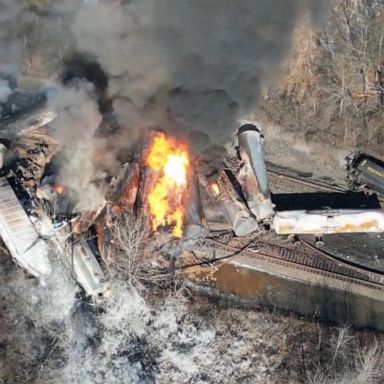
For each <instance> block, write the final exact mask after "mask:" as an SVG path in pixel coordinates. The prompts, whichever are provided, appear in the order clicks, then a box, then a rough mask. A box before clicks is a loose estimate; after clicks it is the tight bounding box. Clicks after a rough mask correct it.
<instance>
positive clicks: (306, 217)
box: [272, 209, 384, 235]
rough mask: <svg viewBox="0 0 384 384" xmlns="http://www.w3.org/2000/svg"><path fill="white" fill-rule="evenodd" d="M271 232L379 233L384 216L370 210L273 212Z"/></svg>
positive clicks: (374, 210)
mask: <svg viewBox="0 0 384 384" xmlns="http://www.w3.org/2000/svg"><path fill="white" fill-rule="evenodd" d="M272 226H273V229H274V230H275V232H276V233H277V234H279V235H290V234H314V235H321V234H331V233H364V232H383V231H384V213H383V211H382V210H380V209H372V210H349V209H345V210H320V211H304V210H299V211H284V212H277V213H276V215H275V217H274V219H273V225H272Z"/></svg>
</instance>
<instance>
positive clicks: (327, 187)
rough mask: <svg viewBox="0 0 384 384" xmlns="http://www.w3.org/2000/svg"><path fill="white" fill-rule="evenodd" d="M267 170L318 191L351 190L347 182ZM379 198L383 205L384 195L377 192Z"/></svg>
mask: <svg viewBox="0 0 384 384" xmlns="http://www.w3.org/2000/svg"><path fill="white" fill-rule="evenodd" d="M267 172H268V174H270V175H272V176H274V177H276V178H277V179H279V180H282V181H283V180H288V181H291V182H293V183H296V184H300V185H302V186H304V187H307V188H309V189H312V190H313V191H316V192H320V191H323V192H338V193H345V192H347V191H348V190H349V189H348V186H347V184H345V185H343V186H342V185H337V186H336V185H333V184H329V183H326V182H322V181H319V180H307V179H305V178H300V177H298V176H292V175H289V174H286V173H282V172H279V171H275V170H271V169H268V170H267ZM377 199H378V200H379V202H380V204H381V205H384V196H382V195H380V194H377Z"/></svg>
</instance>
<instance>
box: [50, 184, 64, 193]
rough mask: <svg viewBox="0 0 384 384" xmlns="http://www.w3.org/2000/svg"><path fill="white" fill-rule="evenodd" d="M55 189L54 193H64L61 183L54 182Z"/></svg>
mask: <svg viewBox="0 0 384 384" xmlns="http://www.w3.org/2000/svg"><path fill="white" fill-rule="evenodd" d="M53 189H54V190H55V192H56V193H58V194H59V195H62V194H63V193H64V186H63V185H61V184H56V185H55V186H54V188H53Z"/></svg>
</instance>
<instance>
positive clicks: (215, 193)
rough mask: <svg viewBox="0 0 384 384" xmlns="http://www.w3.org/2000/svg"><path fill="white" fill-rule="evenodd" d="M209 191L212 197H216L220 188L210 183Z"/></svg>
mask: <svg viewBox="0 0 384 384" xmlns="http://www.w3.org/2000/svg"><path fill="white" fill-rule="evenodd" d="M211 190H212V193H213V195H214V196H217V195H219V194H220V187H219V185H218V184H217V183H212V184H211Z"/></svg>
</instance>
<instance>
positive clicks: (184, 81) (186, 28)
mask: <svg viewBox="0 0 384 384" xmlns="http://www.w3.org/2000/svg"><path fill="white" fill-rule="evenodd" d="M327 4H328V2H327V1H321V2H320V1H316V0H237V1H232V0H209V1H207V0H194V1H190V0H161V1H157V0H130V1H127V0H111V1H103V0H100V1H96V0H84V1H82V2H77V1H73V0H60V1H58V0H53V1H51V2H39V1H35V0H28V1H13V0H0V10H1V11H4V12H2V13H1V16H0V17H1V20H2V21H4V25H5V27H4V28H3V27H2V32H1V34H0V71H1V68H5V64H4V65H3V64H2V63H3V62H4V63H5V62H7V61H9V60H10V58H11V57H12V62H17V60H16V59H15V54H11V53H10V50H12V49H14V50H15V51H18V48H19V47H20V45H19V44H20V41H23V39H22V38H21V37H23V38H24V40H26V44H23V50H22V56H23V59H24V61H23V62H25V61H26V56H28V57H33V59H34V60H35V56H34V54H36V52H38V54H39V55H43V57H44V60H45V61H44V63H45V65H46V67H49V65H48V64H47V63H51V64H52V63H61V64H63V63H64V62H65V57H69V56H70V55H73V54H78V53H80V54H84V55H87V56H88V57H90V58H92V60H94V62H95V63H96V64H97V65H99V66H100V68H101V69H102V71H103V73H104V74H105V75H106V77H107V82H106V88H105V90H103V95H104V96H103V97H104V98H105V99H104V101H105V100H106V99H107V100H108V103H109V104H108V103H107V104H108V106H109V109H110V112H112V113H114V114H115V115H116V117H117V119H118V122H119V123H120V125H121V127H122V129H123V131H124V132H123V133H122V132H121V131H120V132H119V134H118V136H117V135H116V132H113V134H111V135H109V137H107V136H108V135H107V134H104V136H105V137H104V141H103V142H102V144H101V145H100V141H99V140H95V139H93V138H94V136H95V134H96V132H98V130H99V131H100V127H96V126H97V125H99V124H100V123H101V120H102V118H101V116H100V111H101V113H102V114H103V113H104V112H105V110H104V109H105V104H104V105H103V106H101V105H100V102H99V101H100V100H98V99H97V98H95V97H94V95H93V96H91V97H90V96H89V91H86V92H85V93H84V92H83V91H82V89H83V86H80V87H79V88H78V90H76V91H74V90H73V89H72V90H70V91H68V90H66V89H65V87H61V88H60V89H59V93H63V95H61V96H60V95H59V96H57V99H56V101H55V102H53V104H52V105H53V106H54V107H55V108H59V109H60V112H61V118H60V120H59V122H58V123H57V126H56V129H57V130H58V131H60V132H61V130H62V132H61V133H60V136H61V140H62V141H63V145H64V146H65V147H66V148H68V151H69V153H68V156H67V158H68V162H69V163H68V165H66V166H65V169H66V170H65V171H63V179H65V180H64V181H65V182H68V181H69V180H73V179H75V178H77V179H81V180H83V181H84V182H83V183H81V185H82V188H83V187H84V188H86V186H85V184H86V183H85V181H87V182H88V181H89V180H91V179H93V178H94V176H95V173H94V175H93V176H91V173H92V172H96V166H95V164H94V163H93V159H94V158H95V152H96V151H98V150H99V149H100V148H109V150H110V153H108V154H107V155H106V156H105V157H106V161H105V162H106V163H109V162H111V163H112V164H113V165H115V157H114V156H111V153H117V152H118V150H119V148H120V147H121V146H123V145H124V141H125V140H126V141H127V142H131V141H133V138H135V137H136V136H137V135H138V133H140V132H142V131H143V130H145V129H148V128H149V129H150V128H154V127H156V128H161V129H164V130H166V131H168V132H171V133H173V134H177V135H181V136H183V137H185V138H186V139H189V141H190V142H191V147H192V149H193V151H194V153H195V154H201V153H204V154H207V153H210V151H209V148H210V147H215V148H216V150H215V153H217V152H218V151H217V148H222V146H223V145H224V144H225V143H226V142H228V141H229V140H230V138H231V136H232V134H233V132H234V131H235V129H236V128H237V126H238V120H239V119H244V118H245V117H248V118H252V117H254V116H255V114H256V113H257V106H258V102H259V96H260V92H261V88H262V86H263V85H265V84H268V83H269V82H270V81H275V79H276V76H277V74H278V70H279V65H280V63H281V61H282V59H283V58H284V56H285V54H286V52H287V51H288V50H289V47H290V44H291V38H292V32H293V29H294V27H295V25H296V23H297V20H298V19H299V18H300V17H301V15H303V14H304V13H307V14H309V15H310V19H311V20H312V22H313V23H314V24H317V23H319V22H320V21H321V20H322V17H323V15H324V13H325V10H326V8H327ZM15 21H17V23H15ZM7 42H8V47H11V48H12V49H7V50H6V47H7ZM10 42H11V44H9V43H10ZM16 48H17V49H16ZM31 52H32V53H31ZM16 56H17V55H16ZM37 57H39V56H38V55H37ZM63 58H64V60H63ZM27 61H28V60H27ZM32 66H33V60H32ZM51 66H54V65H53V64H52V65H51ZM56 72H57V73H58V72H59V68H58V65H56ZM88 80H89V81H91V82H94V83H95V81H94V80H95V79H93V80H92V79H88ZM68 92H69V93H70V94H71V97H72V96H73V99H71V97H69V96H68ZM85 94H87V95H88V96H87V98H86V97H85ZM86 99H87V100H86ZM57 100H60V101H57ZM97 102H98V103H97ZM61 103H63V104H61ZM79 103H85V106H81V105H80V104H79ZM91 105H92V107H91ZM87 108H89V109H90V111H88V110H87ZM75 111H76V112H75ZM88 113H91V115H92V116H93V117H88V116H86V115H87V114H88ZM65 114H66V117H63V116H64V115H65ZM95 116H98V117H97V118H96V117H95ZM67 119H68V120H69V121H70V122H71V123H70V124H68V122H67ZM77 119H79V121H77ZM87 124H90V125H91V126H90V127H88V128H87V127H86V125H87ZM80 127H82V128H80ZM92 146H93V147H92ZM80 147H81V149H79V148H80ZM75 148H77V151H78V152H77V153H76V154H74V153H73V151H76V149H75ZM207 149H208V150H207ZM80 155H81V156H80ZM99 155H100V156H101V155H102V154H99ZM87 156H89V157H87ZM222 156H224V150H223V151H222ZM80 157H82V159H81V161H79V160H80ZM85 157H87V158H88V160H87V161H86V160H85ZM75 159H77V160H75ZM216 160H217V159H216ZM79 163H82V164H88V165H89V167H88V166H87V167H85V166H81V167H78V166H77V165H78V164H79ZM206 163H207V164H208V163H210V161H206ZM216 163H218V161H216ZM92 164H93V166H91V165H92ZM104 165H105V164H104ZM72 172H73V173H72ZM84 172H86V173H87V174H86V176H78V175H79V173H80V174H81V173H84ZM77 181H78V180H77ZM71 184H72V185H73V186H74V185H75V182H73V183H72V182H71ZM77 189H79V188H77ZM90 192H92V191H90V190H87V191H80V190H79V191H78V195H79V196H80V195H81V196H86V195H87V194H88V193H90ZM85 200H87V199H85Z"/></svg>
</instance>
